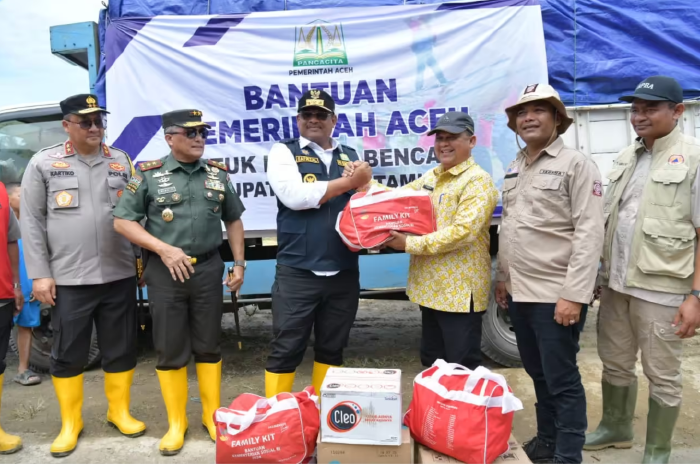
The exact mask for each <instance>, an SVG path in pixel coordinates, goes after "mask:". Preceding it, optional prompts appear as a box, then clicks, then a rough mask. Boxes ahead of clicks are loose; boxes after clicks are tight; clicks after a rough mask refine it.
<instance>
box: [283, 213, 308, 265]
mask: <svg viewBox="0 0 700 464" xmlns="http://www.w3.org/2000/svg"><path fill="white" fill-rule="evenodd" d="M277 233H278V235H279V241H280V242H282V243H284V252H285V253H286V254H290V255H296V256H306V221H304V220H299V219H286V220H284V221H281V222H280V224H279V230H278V231H277Z"/></svg>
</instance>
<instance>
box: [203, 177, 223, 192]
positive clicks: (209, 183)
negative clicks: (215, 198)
mask: <svg viewBox="0 0 700 464" xmlns="http://www.w3.org/2000/svg"><path fill="white" fill-rule="evenodd" d="M204 187H205V188H208V189H211V190H216V191H218V192H224V191H226V188H225V187H224V183H223V182H221V181H220V180H213V179H207V180H205V181H204Z"/></svg>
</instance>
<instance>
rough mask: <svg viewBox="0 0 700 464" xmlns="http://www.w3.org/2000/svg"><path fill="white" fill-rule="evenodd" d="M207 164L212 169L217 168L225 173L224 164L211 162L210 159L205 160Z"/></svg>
mask: <svg viewBox="0 0 700 464" xmlns="http://www.w3.org/2000/svg"><path fill="white" fill-rule="evenodd" d="M207 164H208V165H209V166H214V167H216V168H219V169H221V170H223V171H226V165H225V164H224V163H220V162H218V161H214V160H212V159H208V160H207Z"/></svg>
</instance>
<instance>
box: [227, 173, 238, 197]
mask: <svg viewBox="0 0 700 464" xmlns="http://www.w3.org/2000/svg"><path fill="white" fill-rule="evenodd" d="M226 185H228V189H229V190H230V191H231V193H236V191H235V190H234V189H233V184H232V183H231V177H230V176H229V175H228V174H226Z"/></svg>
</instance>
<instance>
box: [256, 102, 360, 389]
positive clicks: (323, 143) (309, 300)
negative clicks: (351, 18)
mask: <svg viewBox="0 0 700 464" xmlns="http://www.w3.org/2000/svg"><path fill="white" fill-rule="evenodd" d="M334 112H335V102H334V101H333V98H332V97H331V96H330V95H328V94H327V93H326V92H324V91H322V90H318V89H311V90H309V91H308V92H306V93H305V94H304V95H302V97H301V99H300V100H299V105H298V114H297V126H298V128H299V133H300V134H301V137H299V138H295V139H289V140H282V141H281V142H279V143H276V144H274V145H273V146H272V149H271V150H270V155H269V159H268V172H267V177H268V181H269V182H270V186H271V187H272V190H273V191H274V192H275V195H276V196H277V207H278V213H277V246H278V250H277V270H276V273H275V282H274V284H273V285H272V330H273V335H274V338H273V340H272V347H271V348H272V350H271V353H270V355H269V357H268V358H267V365H266V367H265V394H266V396H267V397H268V398H269V397H271V396H274V395H276V394H278V393H281V392H289V391H291V390H292V386H293V384H294V373H295V371H296V368H297V366H299V364H300V363H301V361H302V359H303V358H304V352H305V351H306V346H307V343H308V340H309V336H310V335H311V329H312V328H313V329H314V338H315V343H314V353H315V355H314V370H313V375H312V385H313V386H314V388H315V389H316V391H317V393H318V391H319V389H320V386H321V383H322V382H323V379H324V378H325V376H326V371H328V368H329V367H332V366H339V365H342V363H343V348H344V347H345V345H346V344H347V340H348V337H349V335H350V328H351V327H352V324H353V322H354V321H355V314H356V313H357V306H358V303H359V298H360V279H359V277H360V274H359V269H358V255H357V253H353V252H351V251H350V250H348V248H347V247H346V246H345V245H344V244H343V242H342V240H341V239H340V236H339V235H338V233H337V232H336V230H335V223H336V219H337V218H338V213H340V212H341V211H342V210H343V208H345V205H346V204H347V203H348V201H349V200H350V197H351V196H352V194H353V193H355V192H354V190H355V189H356V188H358V187H360V186H362V185H365V184H366V183H367V182H369V181H370V180H371V177H372V171H371V169H370V167H369V165H368V164H367V163H362V164H361V165H360V166H359V167H358V168H356V170H355V173H354V175H353V176H352V177H349V178H348V177H342V173H343V168H344V167H345V165H346V164H347V163H351V162H354V161H358V160H359V158H358V156H357V152H355V150H353V149H352V148H350V147H347V146H345V145H340V144H339V143H338V142H337V141H336V140H334V139H333V138H332V137H331V134H332V133H333V128H334V127H335V124H336V122H337V120H338V118H337V116H336V115H335V113H334ZM358 174H359V177H358Z"/></svg>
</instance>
